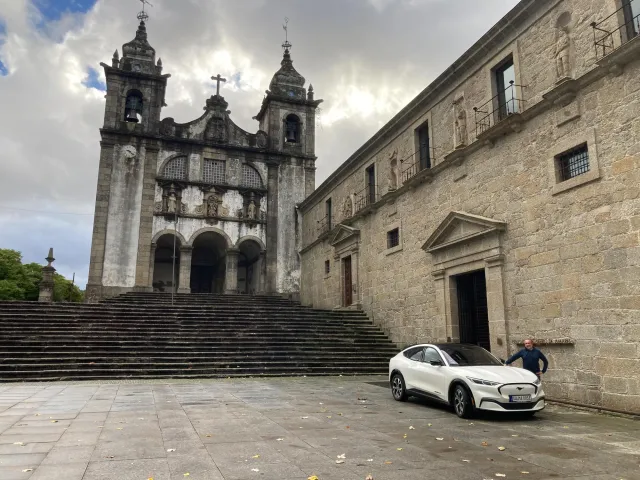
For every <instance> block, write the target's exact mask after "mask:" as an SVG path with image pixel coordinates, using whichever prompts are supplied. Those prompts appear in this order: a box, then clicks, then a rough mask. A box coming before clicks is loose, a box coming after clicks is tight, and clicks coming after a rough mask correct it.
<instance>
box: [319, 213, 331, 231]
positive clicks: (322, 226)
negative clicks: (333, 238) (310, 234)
mask: <svg viewBox="0 0 640 480" xmlns="http://www.w3.org/2000/svg"><path fill="white" fill-rule="evenodd" d="M329 221H330V219H329V217H324V218H323V219H322V220H318V235H322V234H323V233H327V232H328V231H330V230H331V224H330V223H329Z"/></svg>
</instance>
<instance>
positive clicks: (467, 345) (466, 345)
mask: <svg viewBox="0 0 640 480" xmlns="http://www.w3.org/2000/svg"><path fill="white" fill-rule="evenodd" d="M415 347H438V348H446V347H449V348H451V347H453V348H456V347H478V348H482V347H480V346H479V345H474V344H472V343H416V344H415V345H409V346H408V347H406V348H404V349H403V350H402V351H403V352H404V351H405V350H409V349H410V348H415Z"/></svg>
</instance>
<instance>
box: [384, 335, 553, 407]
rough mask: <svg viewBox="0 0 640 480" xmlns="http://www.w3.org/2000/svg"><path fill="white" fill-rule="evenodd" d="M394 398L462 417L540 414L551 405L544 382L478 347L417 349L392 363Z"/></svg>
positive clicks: (427, 346)
mask: <svg viewBox="0 0 640 480" xmlns="http://www.w3.org/2000/svg"><path fill="white" fill-rule="evenodd" d="M389 381H390V383H391V392H392V394H393V398H395V399H396V400H398V401H405V400H406V399H407V398H408V397H409V396H410V395H415V396H420V397H424V398H429V399H433V400H437V401H439V402H442V403H445V404H447V405H450V406H452V407H453V409H454V410H455V412H456V414H457V415H458V416H459V417H462V418H470V417H472V416H473V414H474V413H475V411H476V409H477V410H490V411H494V412H523V413H526V414H527V415H534V414H535V413H536V412H538V411H540V410H542V409H543V408H544V406H545V402H544V392H543V391H542V385H541V384H540V379H539V378H538V377H537V376H536V375H535V374H534V373H532V372H530V371H528V370H524V369H522V368H516V367H507V366H504V365H503V364H502V362H501V361H500V360H498V359H497V358H496V357H494V356H493V355H492V354H491V353H489V352H488V351H487V350H485V349H484V348H482V347H479V346H477V345H466V344H458V343H443V344H433V345H432V344H423V345H414V346H412V347H409V348H407V349H405V350H403V351H402V352H400V353H398V354H397V355H396V356H395V357H393V358H392V359H391V360H390V361H389Z"/></svg>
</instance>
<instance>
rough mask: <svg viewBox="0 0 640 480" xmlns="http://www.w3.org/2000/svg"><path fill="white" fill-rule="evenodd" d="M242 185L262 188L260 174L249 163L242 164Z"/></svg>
mask: <svg viewBox="0 0 640 480" xmlns="http://www.w3.org/2000/svg"><path fill="white" fill-rule="evenodd" d="M242 185H244V186H245V187H253V188H263V186H262V178H260V174H259V173H258V171H257V170H256V169H255V168H253V167H252V166H250V165H243V166H242Z"/></svg>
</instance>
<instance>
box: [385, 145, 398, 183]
mask: <svg viewBox="0 0 640 480" xmlns="http://www.w3.org/2000/svg"><path fill="white" fill-rule="evenodd" d="M387 183H388V184H387V186H388V189H389V191H390V192H392V191H394V190H395V189H396V188H398V149H395V150H394V151H393V153H392V154H391V155H390V156H389V176H388V177H387Z"/></svg>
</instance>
